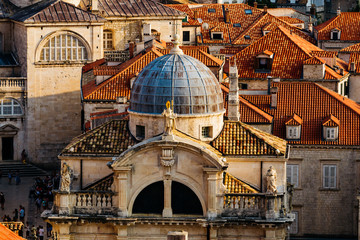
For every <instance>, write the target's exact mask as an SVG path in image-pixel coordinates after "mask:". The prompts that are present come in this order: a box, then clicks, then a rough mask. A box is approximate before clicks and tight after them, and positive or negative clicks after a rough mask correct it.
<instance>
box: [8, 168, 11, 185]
mask: <svg viewBox="0 0 360 240" xmlns="http://www.w3.org/2000/svg"><path fill="white" fill-rule="evenodd" d="M8 179H9V185H11V179H12V172H11V171H9V173H8Z"/></svg>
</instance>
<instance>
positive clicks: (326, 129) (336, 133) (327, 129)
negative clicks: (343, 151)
mask: <svg viewBox="0 0 360 240" xmlns="http://www.w3.org/2000/svg"><path fill="white" fill-rule="evenodd" d="M330 131H333V133H332V134H333V136H329V132H330ZM323 137H324V139H325V141H336V140H338V138H339V127H338V126H336V127H325V126H324V127H323Z"/></svg>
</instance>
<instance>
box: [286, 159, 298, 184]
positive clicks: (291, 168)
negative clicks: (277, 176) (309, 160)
mask: <svg viewBox="0 0 360 240" xmlns="http://www.w3.org/2000/svg"><path fill="white" fill-rule="evenodd" d="M286 180H287V182H288V183H290V184H293V185H294V187H295V188H297V187H298V186H299V165H298V164H288V165H287V166H286Z"/></svg>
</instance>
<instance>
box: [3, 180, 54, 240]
mask: <svg viewBox="0 0 360 240" xmlns="http://www.w3.org/2000/svg"><path fill="white" fill-rule="evenodd" d="M34 182H35V180H34V177H23V178H21V183H20V185H15V181H14V179H13V181H12V183H11V184H9V183H8V179H7V177H5V176H3V177H2V178H0V192H3V193H4V194H5V209H4V210H1V208H0V217H1V220H0V221H2V217H3V216H4V215H5V214H6V215H9V216H10V218H13V216H14V214H13V212H14V209H15V208H16V209H18V210H19V206H20V205H22V206H24V207H25V223H27V222H28V223H29V226H30V227H31V226H32V225H34V226H35V227H37V226H40V225H41V226H43V227H44V229H45V237H44V239H47V238H46V223H45V222H44V221H43V220H42V218H41V217H40V213H37V212H36V206H35V202H34V200H33V199H30V198H29V191H30V189H31V187H32V186H33V185H34ZM24 237H25V231H24Z"/></svg>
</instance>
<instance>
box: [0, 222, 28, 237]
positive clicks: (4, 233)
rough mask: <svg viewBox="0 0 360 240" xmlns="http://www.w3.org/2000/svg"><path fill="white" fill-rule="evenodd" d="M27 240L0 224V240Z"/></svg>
mask: <svg viewBox="0 0 360 240" xmlns="http://www.w3.org/2000/svg"><path fill="white" fill-rule="evenodd" d="M10 239H11V240H25V238H22V237H20V236H19V235H17V234H15V233H14V232H13V231H11V230H10V229H8V228H7V227H5V226H4V225H3V224H1V223H0V240H10Z"/></svg>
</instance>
